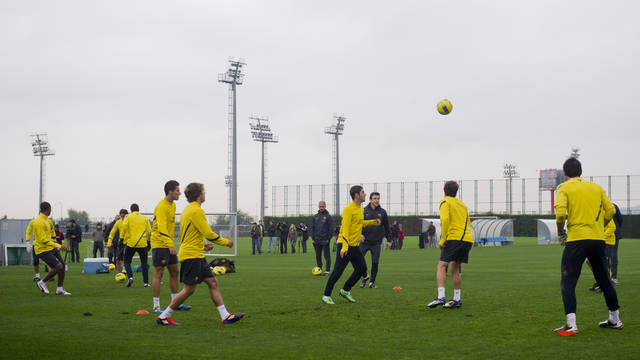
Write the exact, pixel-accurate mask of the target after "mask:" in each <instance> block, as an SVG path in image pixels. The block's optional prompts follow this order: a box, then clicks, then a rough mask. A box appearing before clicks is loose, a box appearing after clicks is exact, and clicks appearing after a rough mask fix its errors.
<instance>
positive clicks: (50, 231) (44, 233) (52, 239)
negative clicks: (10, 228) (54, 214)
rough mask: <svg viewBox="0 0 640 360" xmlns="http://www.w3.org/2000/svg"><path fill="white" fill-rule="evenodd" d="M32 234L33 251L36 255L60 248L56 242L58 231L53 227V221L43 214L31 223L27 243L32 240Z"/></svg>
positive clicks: (28, 227)
mask: <svg viewBox="0 0 640 360" xmlns="http://www.w3.org/2000/svg"><path fill="white" fill-rule="evenodd" d="M31 234H33V251H34V252H35V253H36V255H38V254H41V253H43V252H45V251H50V250H53V249H59V248H60V244H58V243H57V242H56V231H55V229H54V227H53V221H51V219H49V217H48V216H47V215H45V214H43V213H40V215H38V217H37V218H35V219H33V220H31V222H29V226H27V234H26V237H25V240H26V241H30V240H31Z"/></svg>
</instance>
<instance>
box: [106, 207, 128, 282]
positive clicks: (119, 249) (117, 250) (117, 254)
mask: <svg viewBox="0 0 640 360" xmlns="http://www.w3.org/2000/svg"><path fill="white" fill-rule="evenodd" d="M128 213H129V212H128V211H127V209H120V213H119V219H118V220H117V221H116V223H115V224H114V225H113V227H112V228H111V232H110V233H109V240H108V241H107V248H110V247H112V246H113V256H114V258H115V259H116V270H117V271H118V272H119V273H120V272H122V260H123V258H124V244H123V242H124V237H125V234H124V233H123V232H122V222H123V221H124V218H125V217H126V216H127V214H128ZM116 233H118V237H117V238H115V239H114V236H115V234H116Z"/></svg>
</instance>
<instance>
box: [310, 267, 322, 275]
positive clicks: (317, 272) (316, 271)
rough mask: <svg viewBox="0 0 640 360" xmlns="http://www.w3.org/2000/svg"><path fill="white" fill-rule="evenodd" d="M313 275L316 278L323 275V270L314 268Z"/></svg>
mask: <svg viewBox="0 0 640 360" xmlns="http://www.w3.org/2000/svg"><path fill="white" fill-rule="evenodd" d="M311 273H312V274H313V275H315V276H318V275H321V274H322V269H320V268H319V267H317V266H316V267H314V268H313V269H311Z"/></svg>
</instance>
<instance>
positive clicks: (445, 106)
mask: <svg viewBox="0 0 640 360" xmlns="http://www.w3.org/2000/svg"><path fill="white" fill-rule="evenodd" d="M451 110H453V105H451V101H449V100H447V99H442V100H440V101H438V112H439V113H440V114H442V115H447V114H448V113H450V112H451Z"/></svg>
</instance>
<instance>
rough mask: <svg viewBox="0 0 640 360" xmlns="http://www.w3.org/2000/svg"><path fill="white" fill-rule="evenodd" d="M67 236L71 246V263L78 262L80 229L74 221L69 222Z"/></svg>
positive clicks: (80, 240) (80, 239) (80, 238)
mask: <svg viewBox="0 0 640 360" xmlns="http://www.w3.org/2000/svg"><path fill="white" fill-rule="evenodd" d="M67 226H68V228H67V234H68V235H69V236H68V238H69V243H70V245H71V262H72V263H73V262H76V263H79V262H80V247H79V246H80V242H82V228H81V227H80V225H78V224H77V223H76V221H75V220H74V219H71V220H69V224H68V225H67Z"/></svg>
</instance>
